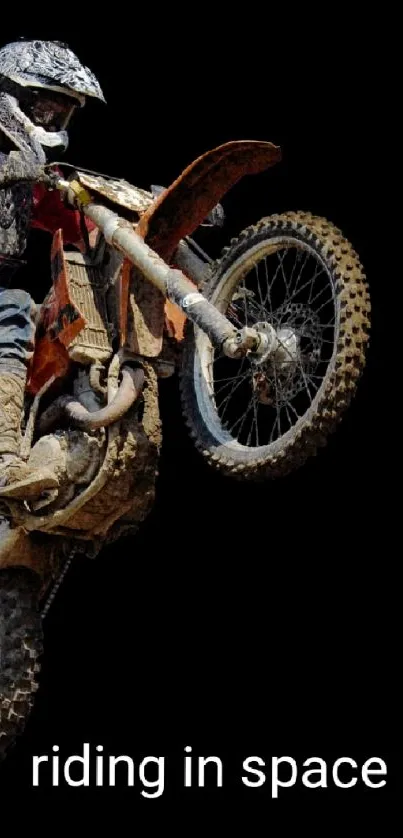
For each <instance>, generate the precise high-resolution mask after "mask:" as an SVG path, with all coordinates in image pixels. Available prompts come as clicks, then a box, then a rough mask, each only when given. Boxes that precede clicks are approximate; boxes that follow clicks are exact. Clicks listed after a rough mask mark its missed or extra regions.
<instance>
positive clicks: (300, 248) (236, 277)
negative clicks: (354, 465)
mask: <svg viewBox="0 0 403 838" xmlns="http://www.w3.org/2000/svg"><path fill="white" fill-rule="evenodd" d="M203 292H204V294H205V295H206V297H207V298H208V299H209V300H210V301H211V302H213V303H214V304H215V305H216V306H217V308H218V309H219V310H220V311H222V312H223V313H225V314H226V316H227V317H228V318H229V319H230V320H231V321H232V322H233V324H234V325H235V326H236V327H237V328H239V327H241V326H246V325H247V326H254V328H257V329H258V330H260V331H261V332H263V333H265V334H266V335H267V336H268V339H269V344H268V346H269V347H270V350H268V351H267V352H266V354H265V355H260V356H254V355H253V354H249V355H248V356H247V357H245V358H243V359H242V360H240V361H235V360H233V359H229V358H227V357H225V356H224V355H223V354H222V353H218V352H217V351H216V350H215V349H214V347H213V346H212V343H211V341H210V339H209V338H208V337H207V335H205V334H204V333H203V332H202V331H201V330H200V329H199V328H198V327H195V326H193V324H191V323H188V324H187V332H186V338H185V343H184V352H183V365H182V370H181V394H182V408H183V413H184V417H185V420H186V422H187V425H188V427H189V429H190V433H191V435H192V437H193V439H194V441H195V444H196V446H197V448H198V449H199V451H201V453H202V454H203V455H204V456H205V458H206V459H207V460H208V462H210V463H211V464H212V465H213V466H215V467H216V468H217V469H219V470H220V471H221V472H223V473H224V474H228V475H231V476H239V477H242V478H249V479H254V480H258V479H263V478H268V477H277V476H281V475H284V474H287V473H289V472H290V471H292V470H294V469H295V468H297V467H299V466H300V465H301V464H302V463H303V462H304V461H305V460H306V459H307V457H308V456H310V455H312V454H315V453H316V451H317V449H318V447H319V446H322V445H324V444H325V443H326V440H327V437H328V435H329V434H330V433H331V432H332V431H333V430H334V429H335V427H336V426H337V423H338V422H339V420H340V418H341V417H342V415H343V413H344V411H345V410H346V408H347V407H348V405H349V403H350V401H351V398H352V396H353V394H354V393H355V390H356V386H357V381H358V379H359V377H360V374H361V372H362V370H363V368H364V365H365V356H366V347H367V343H368V335H369V328H370V300H369V294H368V288H367V282H366V277H365V274H364V271H363V268H362V265H361V263H360V260H359V258H358V256H357V254H356V252H355V251H354V249H353V247H352V245H351V244H350V242H349V241H348V240H347V239H346V238H345V237H344V236H343V235H342V233H341V231H340V230H338V229H337V228H336V227H335V226H334V225H333V224H331V223H330V222H329V221H328V220H327V219H325V218H319V217H316V216H313V215H311V214H310V213H301V212H290V213H284V214H282V215H274V216H271V217H268V218H264V219H262V220H261V221H260V222H259V223H258V224H256V225H254V226H252V227H249V228H248V229H246V230H244V231H243V232H242V233H241V234H240V236H239V237H238V238H237V239H234V240H233V241H232V242H231V245H230V246H229V247H228V248H226V249H225V250H224V252H223V255H222V258H221V259H220V260H219V261H218V262H217V263H216V264H215V265H214V267H213V270H212V272H211V275H210V278H209V280H208V281H207V283H206V285H205V287H204V289H203Z"/></svg>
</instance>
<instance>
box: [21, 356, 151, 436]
mask: <svg viewBox="0 0 403 838" xmlns="http://www.w3.org/2000/svg"><path fill="white" fill-rule="evenodd" d="M144 378H145V376H144V370H142V369H140V368H138V369H130V368H129V367H123V368H122V381H121V383H120V385H119V388H118V390H117V392H116V394H115V396H114V398H113V399H112V401H111V402H110V404H108V405H106V407H103V408H102V409H101V410H97V411H95V412H90V411H89V410H87V409H86V408H85V407H84V405H82V404H81V402H79V401H77V399H74V398H73V397H72V396H60V397H59V398H58V399H56V400H55V401H54V402H53V404H51V405H50V407H48V408H47V410H45V411H44V412H43V414H42V416H41V417H40V419H39V421H38V431H39V434H40V435H41V436H43V435H44V434H47V433H49V431H50V430H51V429H52V427H53V426H54V425H55V424H56V423H57V422H58V421H60V420H61V419H65V418H67V419H69V421H70V422H72V423H73V425H75V426H76V427H78V428H80V429H81V430H83V431H94V430H96V429H97V428H106V427H108V426H109V425H112V424H113V423H114V422H118V421H119V419H121V418H122V416H124V415H125V413H127V411H128V410H129V408H130V407H132V405H133V404H134V402H135V401H136V400H137V399H138V397H139V395H140V393H141V390H142V388H143V385H144Z"/></svg>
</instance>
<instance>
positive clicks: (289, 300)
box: [0, 141, 370, 757]
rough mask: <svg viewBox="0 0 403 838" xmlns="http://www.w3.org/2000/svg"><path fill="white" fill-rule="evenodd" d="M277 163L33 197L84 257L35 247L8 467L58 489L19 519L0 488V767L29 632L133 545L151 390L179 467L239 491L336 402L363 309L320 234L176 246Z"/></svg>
mask: <svg viewBox="0 0 403 838" xmlns="http://www.w3.org/2000/svg"><path fill="white" fill-rule="evenodd" d="M280 159H281V150H280V148H279V147H277V146H275V145H273V144H271V143H269V142H260V141H235V142H229V143H226V144H224V145H221V146H219V147H217V148H214V149H213V150H211V151H208V152H207V153H206V154H203V155H202V156H201V157H199V158H198V159H196V160H195V161H194V162H193V163H192V164H191V165H189V166H188V167H187V168H186V169H185V170H184V171H183V172H182V173H181V175H180V176H179V177H178V179H177V180H175V181H174V182H173V183H172V184H171V186H170V187H169V188H166V189H162V188H158V189H155V188H153V187H152V188H151V189H150V191H147V190H143V189H140V188H137V187H135V186H133V185H131V184H130V183H128V182H127V181H125V180H121V179H114V178H110V177H108V176H103V175H102V176H101V175H97V174H94V173H89V172H88V171H85V170H81V169H75V168H73V167H72V168H73V171H72V172H70V174H69V176H64V175H60V176H57V178H56V179H55V178H54V179H53V180H52V188H57V189H59V190H60V192H61V193H62V194H63V196H64V199H65V200H66V201H68V202H69V204H70V205H71V206H74V207H76V208H79V209H80V211H81V213H82V217H83V219H84V218H85V217H87V218H89V219H91V220H92V221H93V222H94V223H95V225H96V227H97V229H98V238H97V241H96V244H95V245H94V246H92V247H90V246H89V247H88V249H87V252H86V253H82V252H81V251H79V250H78V249H77V248H72V247H71V246H70V247H67V246H66V245H65V244H64V242H63V236H62V232H61V231H60V230H59V231H58V232H57V233H56V234H55V236H54V238H53V242H52V249H51V270H52V285H51V289H50V291H49V293H48V295H47V297H46V298H45V299H44V301H43V304H42V305H41V307H40V314H39V318H38V323H37V335H36V346H35V352H34V356H33V359H32V362H31V366H30V371H29V376H28V381H27V391H26V405H25V415H24V426H23V452H22V453H23V456H24V458H25V459H26V460H27V461H28V462H29V463H30V464H32V465H33V466H39V465H43V464H46V465H47V466H48V467H50V468H52V469H53V472H54V473H55V474H56V475H57V478H58V488H57V489H50V490H49V489H46V488H44V491H43V494H42V495H41V496H40V497H39V499H38V498H36V499H35V500H30V499H29V498H27V499H24V500H23V501H22V500H21V499H19V498H16V497H13V491H12V488H11V490H10V489H2V490H0V512H1V513H2V514H3V516H4V519H5V520H6V521H7V522H8V525H7V528H6V529H5V530H4V529H3V535H1V528H0V542H1V543H0V568H1V574H2V575H3V582H2V584H1V585H0V653H1V655H0V656H1V669H0V754H1V756H3V757H4V755H5V754H6V753H7V752H8V748H9V746H10V745H12V744H13V743H14V742H15V740H16V737H17V736H18V735H19V734H20V733H21V732H22V731H23V730H24V726H25V722H26V719H27V717H28V715H29V713H30V711H31V708H32V706H33V702H34V700H35V693H36V690H37V688H38V673H39V671H40V664H39V661H40V655H41V653H42V623H43V619H44V616H45V614H46V613H47V609H48V608H49V604H50V602H51V601H52V599H53V598H54V595H55V591H56V590H57V589H58V586H59V585H60V583H61V581H62V579H63V577H64V573H65V572H66V570H67V568H68V566H69V564H70V562H71V561H72V559H73V557H76V556H79V555H80V554H81V555H86V556H90V555H92V556H96V555H97V554H98V553H99V551H100V550H101V549H102V548H103V547H104V546H105V545H106V544H109V543H111V542H113V541H114V540H116V539H118V538H120V537H121V536H122V535H123V534H124V533H126V532H130V531H132V532H135V531H136V529H137V528H138V527H139V526H140V524H141V522H142V521H143V520H144V519H145V517H146V516H147V515H148V513H149V511H150V510H151V508H152V506H153V503H154V498H155V491H156V489H155V483H156V475H157V470H158V462H159V454H160V448H161V443H162V434H161V420H160V409H159V400H158V379H159V377H161V376H167V375H171V374H175V373H177V374H178V376H179V380H180V394H181V407H182V412H183V417H184V421H185V423H186V425H187V428H188V430H189V433H190V434H191V437H192V438H193V440H194V443H195V446H196V448H197V450H198V451H199V452H200V454H201V456H202V457H204V458H205V459H206V461H207V462H208V463H209V464H211V466H212V467H213V468H215V469H216V470H218V471H219V472H221V474H222V475H224V476H226V477H231V478H234V479H241V480H266V479H270V478H277V477H281V476H284V475H286V474H288V473H290V472H291V471H293V470H295V469H296V468H299V467H300V466H301V465H302V464H303V463H304V462H305V460H306V458H307V457H310V456H311V455H313V454H315V453H316V451H317V449H318V448H319V447H320V446H322V445H324V444H325V443H326V440H327V437H328V435H329V434H330V433H331V432H332V431H333V430H334V429H335V428H336V425H337V423H338V421H339V420H340V417H341V416H342V415H343V412H344V411H345V409H346V408H347V406H348V405H349V403H350V400H351V398H352V396H353V394H354V393H355V390H356V385H357V381H358V379H359V377H360V375H361V372H362V370H363V368H364V364H365V358H366V348H367V343H368V339H369V327H370V299H369V293H368V287H367V281H366V277H365V274H364V270H363V267H362V265H361V263H360V260H359V258H358V256H357V254H356V253H355V251H354V249H353V247H352V245H351V244H350V243H349V241H347V240H346V238H345V237H344V236H343V235H342V233H341V232H340V231H339V230H338V229H336V228H335V227H334V226H333V224H332V223H331V222H330V221H328V220H327V219H325V218H319V217H315V216H314V215H312V214H310V213H308V212H286V213H283V214H276V215H271V216H269V217H265V218H262V219H261V220H259V221H258V222H257V223H256V224H254V225H253V226H250V227H248V228H247V229H245V230H243V231H242V232H241V233H240V235H239V236H238V238H236V239H232V241H231V242H230V244H229V245H228V246H227V247H226V248H225V249H224V251H223V253H222V255H221V258H219V259H218V260H214V261H213V260H211V259H210V258H209V257H208V256H207V254H206V253H205V252H204V250H203V248H201V246H200V245H198V244H197V243H196V240H195V238H194V234H195V232H196V231H197V230H198V229H199V228H200V227H201V226H202V225H203V224H219V225H220V224H222V220H223V213H222V206H221V204H220V200H221V197H222V196H223V195H224V194H225V193H226V192H227V191H228V190H229V189H230V188H231V187H232V186H233V185H234V184H235V183H236V182H237V181H239V179H240V178H242V177H243V176H245V175H251V174H258V173H259V172H263V171H264V170H265V169H268V168H269V167H270V166H273V165H274V164H276V163H278V162H279V161H280ZM67 168H68V167H67ZM83 229H85V227H84V228H83ZM3 526H4V525H3Z"/></svg>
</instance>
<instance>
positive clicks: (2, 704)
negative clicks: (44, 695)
mask: <svg viewBox="0 0 403 838" xmlns="http://www.w3.org/2000/svg"><path fill="white" fill-rule="evenodd" d="M38 593H39V577H38V576H37V574H36V573H34V572H33V571H30V570H27V569H26V568H10V569H7V570H2V571H0V760H3V759H4V758H5V757H6V756H7V754H8V752H9V750H10V748H11V747H12V746H13V745H14V744H15V743H16V740H17V737H18V736H19V735H21V734H22V733H23V731H24V729H25V725H26V722H27V719H28V716H29V714H30V712H31V710H32V707H33V703H34V699H35V693H36V691H37V689H38V680H37V679H38V674H39V671H40V656H41V654H42V643H43V638H42V621H41V615H40V613H39V609H38Z"/></svg>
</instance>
